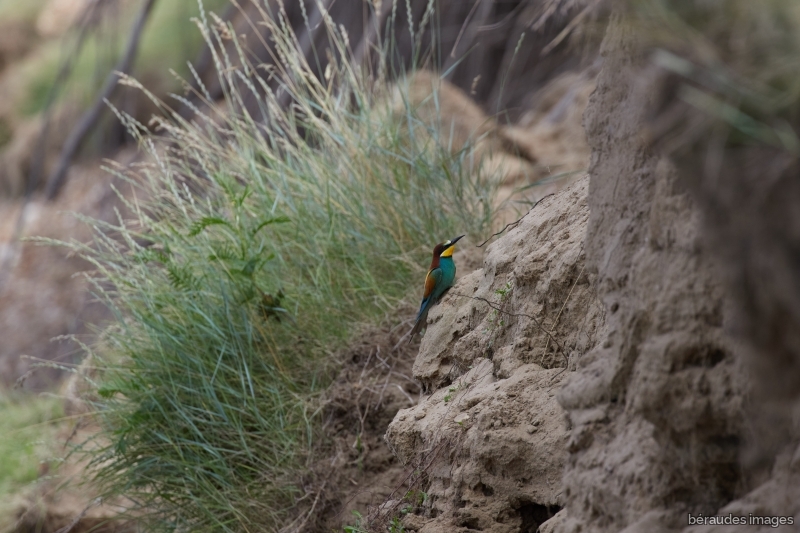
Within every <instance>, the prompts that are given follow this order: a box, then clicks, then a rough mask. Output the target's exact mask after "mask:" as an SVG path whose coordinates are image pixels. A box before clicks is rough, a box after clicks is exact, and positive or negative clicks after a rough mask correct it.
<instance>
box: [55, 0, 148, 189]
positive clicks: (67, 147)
mask: <svg viewBox="0 0 800 533" xmlns="http://www.w3.org/2000/svg"><path fill="white" fill-rule="evenodd" d="M155 3H156V0H144V3H143V4H142V9H141V10H140V11H139V15H138V16H137V18H136V22H135V23H134V25H133V29H132V30H131V35H130V37H129V38H128V44H127V46H126V48H125V53H124V54H123V55H122V58H120V61H119V63H117V66H116V68H115V69H114V70H113V71H112V72H111V73H110V74H109V75H108V77H107V78H106V81H105V84H104V85H103V88H102V89H101V90H100V94H99V95H98V97H97V99H96V100H95V102H94V104H93V105H92V107H90V108H89V109H88V110H87V111H86V112H85V113H84V114H83V116H82V117H81V119H80V120H79V121H78V124H77V125H76V126H75V127H74V128H73V129H72V131H71V132H70V134H69V137H67V140H66V142H65V143H64V148H63V149H62V150H61V156H60V157H59V160H58V164H57V165H56V168H55V170H53V173H52V174H50V177H49V178H48V180H47V188H46V189H45V197H46V198H47V199H48V200H53V199H55V197H56V196H58V193H59V192H60V191H61V187H63V186H64V182H65V181H66V176H67V169H68V168H69V165H70V162H71V161H72V158H73V157H74V156H75V153H76V152H77V151H78V148H80V146H81V144H82V143H83V140H84V139H85V138H86V136H87V135H88V134H89V133H90V132H91V131H92V128H94V125H95V124H96V123H97V121H98V119H99V118H100V116H101V114H102V111H103V107H104V106H105V104H106V101H107V100H108V99H109V98H110V97H111V95H112V93H113V92H114V89H116V87H117V81H118V79H119V77H121V76H122V75H125V74H128V73H129V72H130V69H131V67H132V66H133V60H134V59H135V58H136V52H137V51H138V49H139V39H140V37H141V36H142V31H143V30H144V26H145V24H146V23H147V19H148V18H149V17H150V13H152V11H153V6H154V5H155Z"/></svg>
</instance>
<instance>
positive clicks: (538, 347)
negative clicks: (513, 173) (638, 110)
mask: <svg viewBox="0 0 800 533" xmlns="http://www.w3.org/2000/svg"><path fill="white" fill-rule="evenodd" d="M587 190H588V180H587V179H586V178H584V179H582V180H580V181H578V182H576V183H575V184H573V185H571V186H570V187H568V188H567V189H565V190H564V191H562V192H560V193H558V194H557V195H556V196H554V197H550V198H547V199H545V200H544V201H543V202H542V203H541V204H540V205H539V206H537V207H536V208H535V209H534V210H533V211H532V212H530V214H528V215H527V216H526V217H525V218H524V219H523V220H522V222H521V223H520V224H519V226H518V227H517V228H515V229H513V230H512V231H510V232H509V233H508V234H507V235H505V236H503V237H502V238H500V239H499V240H498V241H497V242H496V243H494V244H492V245H491V246H490V248H489V250H488V251H487V254H486V258H485V260H484V264H483V268H482V269H479V270H477V271H475V272H473V273H472V274H469V275H467V276H465V277H463V278H461V279H459V280H458V281H457V283H456V285H455V286H454V287H453V289H452V290H451V291H450V293H449V294H448V295H446V296H445V297H444V298H443V300H442V302H441V304H440V305H439V306H437V307H435V308H434V309H433V310H432V311H431V313H430V316H429V327H428V331H427V332H426V333H425V336H424V338H423V340H422V345H421V348H420V353H419V355H418V356H417V360H416V362H415V364H414V369H413V370H414V377H415V378H416V379H418V380H419V381H420V382H421V383H422V385H423V390H424V391H425V392H426V394H425V395H424V396H423V397H422V399H421V400H420V402H419V403H418V404H417V405H416V406H414V407H412V408H409V409H404V410H402V411H400V412H399V413H398V415H397V416H396V417H395V419H394V421H393V422H392V424H391V426H390V427H389V430H388V432H387V434H386V439H387V442H388V443H389V445H390V447H391V448H392V450H393V451H394V453H395V454H396V455H397V456H398V457H399V458H400V460H401V461H402V462H403V463H404V464H406V465H409V466H413V467H414V469H415V470H416V471H417V472H418V475H417V476H416V479H414V480H412V483H411V484H410V486H409V489H410V490H415V489H417V490H424V491H425V492H426V494H427V496H426V502H425V504H424V505H422V506H419V508H418V509H416V510H415V513H417V514H411V515H407V516H406V518H405V524H406V526H407V528H409V529H411V530H418V531H421V532H426V533H433V532H445V531H447V532H453V531H475V530H480V531H497V532H501V531H502V532H517V531H523V532H530V533H533V532H535V531H537V528H538V527H539V525H541V524H542V523H543V522H545V521H546V520H548V519H549V518H550V517H551V516H553V515H554V514H555V513H556V512H557V511H558V510H560V509H561V506H562V505H563V497H562V494H561V484H560V479H561V472H562V470H563V467H564V460H565V457H566V454H565V448H566V444H567V440H568V436H569V427H568V421H567V420H566V419H565V417H564V416H563V412H562V410H561V409H560V407H559V406H558V405H557V402H556V399H555V393H556V391H557V390H558V387H559V386H560V384H561V382H562V380H563V379H564V377H565V376H566V372H565V371H564V368H562V367H564V365H565V359H566V358H567V357H569V358H570V359H572V360H575V359H577V358H580V356H581V355H582V354H583V353H585V352H586V351H587V350H588V349H589V348H591V347H592V346H594V345H595V344H596V342H597V339H598V338H600V337H601V336H602V335H603V331H604V313H603V311H602V309H601V307H600V306H599V305H598V302H597V301H596V299H595V293H594V287H593V283H592V278H593V277H592V276H591V275H590V274H588V273H587V271H586V270H585V269H584V252H583V236H584V233H585V228H586V224H587V221H588V218H589V212H588V208H587V204H586V194H587ZM540 325H541V326H543V327H540ZM544 329H547V330H550V331H552V332H553V337H552V338H550V337H549V335H548V333H547V332H546V331H544ZM556 343H557V344H556ZM414 482H416V483H417V485H415V483H414Z"/></svg>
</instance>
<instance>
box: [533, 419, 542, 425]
mask: <svg viewBox="0 0 800 533" xmlns="http://www.w3.org/2000/svg"><path fill="white" fill-rule="evenodd" d="M541 423H542V422H541V421H540V420H539V419H538V418H534V419H533V425H534V426H538V425H539V424H541Z"/></svg>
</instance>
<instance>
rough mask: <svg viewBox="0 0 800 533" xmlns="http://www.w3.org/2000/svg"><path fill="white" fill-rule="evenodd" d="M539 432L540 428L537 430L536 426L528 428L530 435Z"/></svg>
mask: <svg viewBox="0 0 800 533" xmlns="http://www.w3.org/2000/svg"><path fill="white" fill-rule="evenodd" d="M537 431H539V428H537V427H536V426H528V433H530V434H531V435H533V434H534V433H536V432H537Z"/></svg>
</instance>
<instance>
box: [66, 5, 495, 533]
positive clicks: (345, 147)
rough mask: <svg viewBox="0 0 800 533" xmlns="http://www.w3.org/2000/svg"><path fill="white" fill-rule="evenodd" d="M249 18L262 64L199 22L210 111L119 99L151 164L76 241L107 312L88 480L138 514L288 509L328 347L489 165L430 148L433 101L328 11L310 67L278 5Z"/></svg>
mask: <svg viewBox="0 0 800 533" xmlns="http://www.w3.org/2000/svg"><path fill="white" fill-rule="evenodd" d="M259 24H264V25H266V26H267V28H268V29H269V30H270V31H271V32H272V36H273V39H274V45H275V52H276V56H277V57H278V58H279V59H278V61H277V62H276V65H275V66H274V67H271V68H270V69H269V70H267V69H263V68H255V67H254V66H253V65H249V64H248V63H247V61H246V59H245V58H244V57H243V56H244V54H241V55H240V57H239V61H240V63H239V64H238V66H237V64H234V63H233V62H232V61H231V60H229V58H228V56H227V55H226V54H225V53H224V52H223V51H221V46H220V45H221V44H224V43H223V40H224V37H225V35H226V33H225V32H222V34H221V33H220V30H221V29H222V28H221V27H220V26H219V25H215V26H210V25H209V24H207V23H206V22H205V19H204V22H203V24H202V30H203V31H204V33H205V37H206V39H207V40H208V41H209V42H213V43H215V44H217V46H216V47H215V49H216V51H217V54H216V56H215V59H216V62H217V69H218V71H219V72H220V78H221V80H222V82H223V85H224V87H225V90H226V106H225V107H226V110H225V112H224V113H218V114H213V116H204V115H202V116H199V117H198V118H196V119H195V120H194V121H192V122H187V121H186V120H184V119H182V118H181V117H180V116H179V115H178V114H177V113H174V112H172V111H171V110H170V109H169V108H168V107H167V106H166V105H165V104H163V103H159V105H160V106H161V109H163V111H164V115H163V116H162V117H161V118H160V119H158V120H156V121H155V122H154V127H155V129H156V131H158V132H159V137H160V139H159V138H158V137H155V136H153V134H152V132H148V131H146V130H145V128H144V126H142V125H140V124H136V123H135V122H134V121H133V119H131V118H130V117H126V116H124V115H120V116H121V118H122V119H123V120H124V121H125V122H126V123H127V125H128V126H129V127H130V128H131V129H132V131H134V132H135V134H136V135H137V136H139V138H140V140H141V146H142V147H143V148H145V149H146V150H148V152H149V154H150V156H151V160H152V164H150V165H147V166H144V167H142V168H140V170H139V171H138V175H137V176H136V177H129V180H130V183H131V184H132V185H133V187H134V189H135V199H134V200H130V198H132V196H130V195H128V196H127V198H129V200H127V206H128V208H129V214H127V215H125V216H124V217H123V216H122V215H121V216H120V218H119V222H118V223H117V224H103V223H100V222H96V221H95V222H93V224H94V226H95V227H96V229H97V237H96V240H95V242H94V243H93V244H92V245H90V246H83V245H78V244H75V245H74V247H75V248H77V249H79V250H80V251H81V252H82V253H83V255H84V256H85V257H87V258H88V259H89V260H90V261H92V262H93V263H94V264H95V266H96V268H97V276H96V277H95V278H94V283H95V288H96V290H97V293H98V295H99V296H100V297H102V298H103V299H105V301H106V302H107V303H108V305H109V306H110V307H111V309H112V310H113V311H114V313H115V315H116V323H115V324H113V325H112V326H111V327H109V328H108V329H107V330H105V332H104V333H103V335H102V341H101V344H100V347H99V349H97V350H96V352H98V353H97V354H96V356H97V361H98V363H97V364H98V365H99V367H100V368H101V369H102V370H101V372H100V375H99V377H98V379H99V383H100V386H99V388H98V389H97V390H96V392H97V395H98V398H99V400H98V403H97V406H96V407H97V409H98V411H100V413H101V414H100V416H101V419H102V425H103V428H104V431H103V433H102V434H101V435H100V439H99V441H98V442H99V444H100V449H99V451H98V450H97V449H95V451H94V452H92V453H94V454H95V455H94V458H93V464H94V466H95V468H96V470H95V472H96V482H97V483H98V484H99V485H100V486H101V488H102V489H103V490H104V493H105V495H106V496H108V497H113V496H115V495H119V494H122V495H125V496H126V497H128V498H130V501H132V502H134V507H135V508H136V509H137V514H138V515H139V516H144V517H145V520H148V519H149V524H148V525H147V527H148V529H147V530H148V531H149V530H151V529H158V528H161V527H163V528H166V529H174V528H178V529H181V530H191V531H252V530H259V531H273V530H277V529H279V528H280V527H281V526H285V525H286V520H287V512H288V510H289V509H290V508H291V507H292V506H293V505H294V504H295V500H296V499H297V498H300V497H302V496H304V493H303V491H302V489H301V488H300V487H299V486H298V484H297V483H298V480H299V479H300V477H301V474H302V473H303V468H304V465H305V464H306V461H307V460H308V457H309V455H308V454H309V451H310V450H311V448H312V444H313V442H314V438H315V437H316V435H317V433H316V431H317V430H316V428H317V427H318V426H317V422H318V421H317V416H316V415H317V409H318V408H319V403H318V402H317V401H316V396H317V394H318V393H319V392H320V391H321V390H323V389H324V388H325V386H326V385H327V384H328V383H329V382H330V379H331V375H332V370H333V369H334V368H335V366H336V364H337V361H335V360H334V359H333V358H332V354H334V352H335V351H336V350H337V349H339V348H340V347H342V346H343V345H344V343H345V342H346V341H347V339H348V338H349V337H350V335H351V334H352V333H353V332H354V329H355V328H356V327H357V325H359V324H362V323H365V322H371V321H377V320H379V319H381V318H382V317H384V316H385V315H386V314H387V313H388V312H390V311H391V310H392V309H394V308H395V307H396V306H397V304H398V302H399V301H400V300H401V299H403V298H404V297H406V296H408V295H409V294H412V295H413V296H414V298H415V299H416V298H417V297H418V296H419V291H420V290H421V283H422V279H423V276H424V271H425V267H426V265H427V262H428V261H429V260H430V257H429V254H430V249H431V247H432V245H433V244H435V243H436V242H440V241H442V240H445V239H448V238H451V237H455V236H457V235H460V234H462V233H467V234H472V235H477V234H478V233H479V232H482V231H483V230H485V229H487V226H488V224H489V219H490V206H491V200H492V190H493V188H492V185H491V182H492V180H491V179H490V177H487V176H483V175H482V172H481V170H480V165H479V163H478V162H476V161H474V158H473V157H472V150H471V149H470V148H469V147H467V148H465V149H464V150H462V151H461V152H459V153H458V154H455V155H454V154H452V153H450V152H448V151H447V150H445V149H443V148H442V147H441V144H440V143H439V142H438V139H437V135H438V134H437V132H436V131H435V129H432V128H430V127H429V126H428V124H430V123H431V120H432V119H435V117H426V121H422V120H420V119H419V118H418V117H417V116H416V115H415V113H414V110H413V109H411V106H408V108H407V109H406V110H405V112H404V113H401V116H398V111H397V110H389V109H387V107H388V104H386V103H385V102H387V101H388V100H389V99H388V98H387V97H386V91H387V90H388V89H387V88H386V85H387V84H386V80H385V75H384V73H382V72H378V73H368V72H363V71H361V70H360V69H357V68H354V67H353V66H352V65H351V64H350V63H349V62H347V61H336V60H335V58H337V57H339V58H341V57H345V58H346V57H349V52H348V50H347V46H346V44H345V43H346V36H344V35H342V34H341V33H339V30H338V29H337V28H336V27H335V26H334V25H333V24H332V23H331V22H330V21H329V20H328V19H326V21H325V24H326V25H327V31H328V34H329V36H330V39H329V50H328V51H327V52H328V53H329V55H330V57H332V58H334V62H333V63H332V64H331V65H330V67H328V69H327V71H326V75H325V76H324V77H323V79H322V80H318V79H317V78H316V77H315V76H313V75H312V73H311V67H310V66H309V65H308V64H307V63H306V62H305V59H304V58H303V57H302V55H300V54H299V53H298V51H297V41H296V37H295V36H294V35H293V34H292V33H291V31H290V30H288V29H287V28H288V27H289V25H288V24H287V23H286V21H285V20H283V19H282V18H281V17H277V18H275V19H272V18H266V19H265V20H263V21H259ZM231 33H232V32H231ZM228 38H230V36H229V37H228ZM233 38H235V37H233ZM325 53H326V52H323V51H320V54H325ZM265 73H266V74H269V75H272V76H274V77H275V78H276V79H279V80H280V84H281V87H282V90H283V91H288V93H289V94H290V95H291V97H292V98H291V100H292V102H293V104H292V105H290V106H282V105H280V104H279V102H278V98H279V97H278V96H276V93H275V92H274V91H273V90H272V89H270V88H269V87H267V86H266V85H265V84H264V80H263V78H262V77H261V76H263V75H264V74H265ZM128 83H131V84H135V82H133V81H130V80H129V81H128ZM257 87H258V88H259V89H260V90H261V91H263V93H261V94H262V95H261V96H259V97H258V99H257V101H258V102H259V107H258V109H257V111H256V112H255V114H251V113H249V112H247V111H246V110H245V108H244V107H243V105H241V104H242V102H243V97H244V96H245V95H246V94H248V93H255V92H257V91H256V88H257ZM376 88H377V89H376ZM381 88H383V89H381ZM201 92H202V91H201ZM217 109H218V108H217ZM160 140H163V141H164V142H160ZM397 318H398V320H400V319H403V318H410V317H397Z"/></svg>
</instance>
